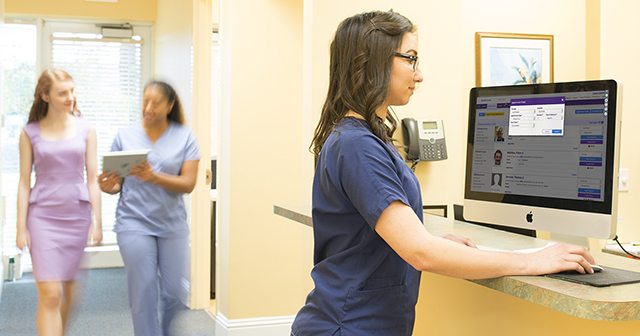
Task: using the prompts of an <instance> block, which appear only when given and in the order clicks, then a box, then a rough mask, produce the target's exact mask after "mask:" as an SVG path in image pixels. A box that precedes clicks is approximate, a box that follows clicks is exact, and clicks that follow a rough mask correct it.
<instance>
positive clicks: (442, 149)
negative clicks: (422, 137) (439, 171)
mask: <svg viewBox="0 0 640 336" xmlns="http://www.w3.org/2000/svg"><path fill="white" fill-rule="evenodd" d="M422 154H423V155H422V156H424V157H425V158H426V159H427V160H445V159H446V158H447V148H446V145H445V144H444V143H442V142H439V141H434V142H431V141H430V142H428V143H426V142H423V144H422Z"/></svg>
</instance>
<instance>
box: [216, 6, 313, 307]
mask: <svg viewBox="0 0 640 336" xmlns="http://www.w3.org/2000/svg"><path fill="white" fill-rule="evenodd" d="M221 5H222V7H221V22H220V34H221V48H222V53H223V56H222V57H223V65H222V68H223V71H225V73H224V74H223V78H224V79H223V83H222V86H223V90H224V92H223V97H225V98H228V101H223V108H222V117H221V121H220V129H221V133H222V139H221V141H220V144H221V145H220V146H221V151H220V153H219V161H218V162H219V163H220V165H221V166H220V167H219V169H220V175H219V176H220V178H221V179H220V181H219V201H218V210H219V211H220V215H219V216H220V217H219V219H220V221H219V223H218V233H219V241H218V246H219V249H218V252H219V254H220V259H219V268H218V271H219V284H218V291H217V293H216V298H217V300H216V301H217V305H218V312H219V313H221V314H223V315H225V316H226V317H227V318H229V319H239V318H250V317H263V316H277V315H290V314H293V313H295V312H296V311H297V310H298V309H299V308H300V307H301V306H302V303H303V302H304V298H305V296H306V294H307V291H308V289H309V288H310V286H309V275H308V270H309V267H310V265H311V252H310V250H311V248H312V242H311V231H310V230H309V229H308V228H305V227H302V226H301V225H299V224H296V223H294V222H292V221H288V220H285V219H283V218H281V217H278V216H275V215H274V214H273V204H274V203H275V202H278V201H289V202H300V201H301V200H307V199H309V190H310V181H309V180H308V179H306V178H305V167H303V162H309V161H308V160H312V159H311V157H310V155H309V154H308V153H307V152H305V150H304V149H303V146H302V145H301V138H302V133H303V130H302V122H303V120H302V113H301V110H302V97H301V96H302V24H303V22H302V14H303V7H302V2H301V1H296V0H277V1H251V0H223V1H221ZM308 169H310V168H307V169H306V170H307V171H308Z"/></svg>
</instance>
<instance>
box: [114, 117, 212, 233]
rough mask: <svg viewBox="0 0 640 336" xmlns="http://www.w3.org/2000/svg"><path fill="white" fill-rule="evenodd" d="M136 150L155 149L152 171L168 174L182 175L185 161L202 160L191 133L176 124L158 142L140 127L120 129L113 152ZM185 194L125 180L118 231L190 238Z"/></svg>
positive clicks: (152, 150)
mask: <svg viewBox="0 0 640 336" xmlns="http://www.w3.org/2000/svg"><path fill="white" fill-rule="evenodd" d="M136 149H151V151H150V152H149V154H148V156H147V161H148V162H149V164H150V165H151V168H152V169H153V171H154V172H161V173H164V174H168V175H179V174H180V169H181V168H182V165H183V164H184V162H185V161H191V160H199V159H200V153H199V151H198V144H197V142H196V138H195V137H194V136H193V134H192V133H191V131H190V130H189V129H188V128H187V127H185V126H183V125H180V124H176V123H173V122H171V123H170V124H169V127H167V129H166V130H165V131H164V133H163V134H162V135H161V136H160V138H158V140H156V142H155V143H153V142H151V139H149V137H148V136H147V134H146V133H145V131H144V129H143V128H142V126H140V125H137V126H133V127H129V128H125V129H121V130H119V131H118V134H117V135H116V138H115V139H114V140H113V144H112V145H111V150H112V151H121V150H136ZM183 195H184V194H183V193H175V192H172V191H168V190H166V189H165V188H163V187H160V186H157V185H155V184H151V183H144V182H142V181H140V180H139V179H138V178H136V177H133V176H127V177H125V178H124V184H123V186H122V191H121V192H120V199H119V201H118V207H117V209H116V225H115V229H114V231H115V232H118V233H119V232H136V233H141V234H146V235H152V236H158V237H165V238H166V237H184V236H187V235H188V234H189V228H188V226H187V212H186V209H185V206H184V199H183Z"/></svg>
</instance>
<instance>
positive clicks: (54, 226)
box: [25, 119, 91, 281]
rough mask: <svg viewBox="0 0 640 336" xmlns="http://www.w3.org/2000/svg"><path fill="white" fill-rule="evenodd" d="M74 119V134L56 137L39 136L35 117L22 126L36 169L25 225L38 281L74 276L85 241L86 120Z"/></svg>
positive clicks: (87, 207) (88, 210)
mask: <svg viewBox="0 0 640 336" xmlns="http://www.w3.org/2000/svg"><path fill="white" fill-rule="evenodd" d="M76 120H77V123H76V124H77V127H76V129H77V132H76V136H75V137H73V138H71V139H67V140H59V141H50V140H46V139H43V138H42V137H41V136H40V124H39V123H38V122H31V123H29V124H27V126H25V132H26V134H27V136H28V137H29V139H30V140H31V146H32V148H33V159H34V161H33V164H34V166H35V171H36V183H35V186H34V187H33V189H31V194H30V196H29V211H28V213H27V228H28V230H29V234H30V235H31V258H32V260H33V274H34V276H35V278H36V280H38V281H67V280H73V279H75V276H76V273H77V271H78V268H79V265H80V260H81V258H82V253H83V251H84V247H85V246H86V242H87V235H88V232H89V227H90V224H91V204H90V203H89V189H88V187H87V184H86V183H85V181H84V169H85V158H86V147H87V135H88V133H89V125H88V124H87V123H86V122H84V121H83V120H81V119H76Z"/></svg>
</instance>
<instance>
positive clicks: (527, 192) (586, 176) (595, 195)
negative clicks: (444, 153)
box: [464, 80, 620, 238]
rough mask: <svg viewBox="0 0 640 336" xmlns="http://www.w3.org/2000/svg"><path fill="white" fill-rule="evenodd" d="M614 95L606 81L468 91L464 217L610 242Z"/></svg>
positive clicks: (614, 156)
mask: <svg viewBox="0 0 640 336" xmlns="http://www.w3.org/2000/svg"><path fill="white" fill-rule="evenodd" d="M618 98H619V92H618V85H617V83H616V82H615V81H613V80H599V81H581V82H567V83H551V84H534V85H521V86H503V87H482V88H473V89H472V90H471V93H470V100H469V125H468V129H469V132H468V144H467V156H466V177H465V200H464V218H465V219H466V220H470V221H477V222H483V223H489V224H498V225H505V226H511V227H519V228H526V229H534V230H544V231H550V232H552V233H558V234H563V235H569V236H578V237H593V238H611V237H613V235H614V234H615V223H616V220H615V219H616V206H617V176H618V174H617V171H618V156H619V155H618V148H619V138H620V132H619V130H620V118H619V115H618V113H617V112H618V111H617V110H618V104H617V102H618Z"/></svg>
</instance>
